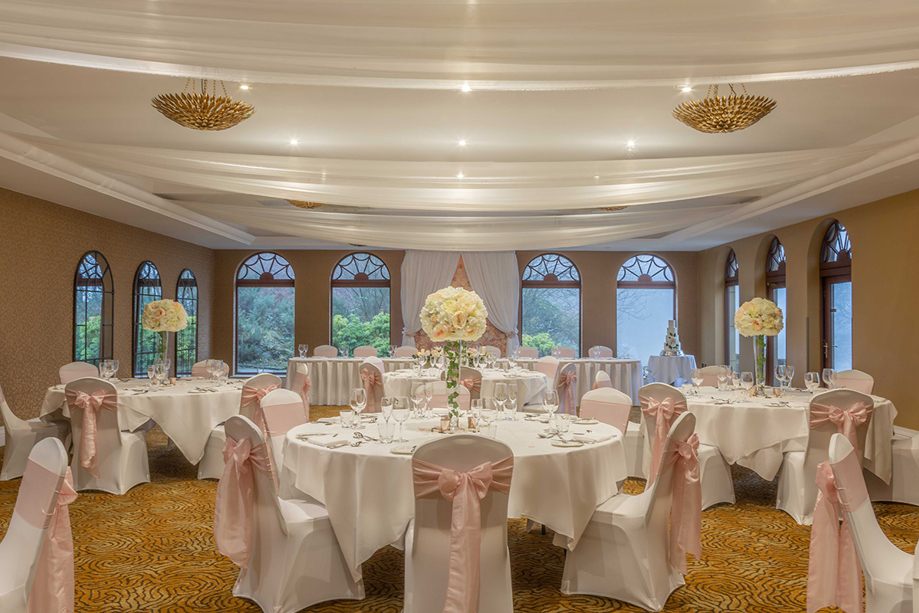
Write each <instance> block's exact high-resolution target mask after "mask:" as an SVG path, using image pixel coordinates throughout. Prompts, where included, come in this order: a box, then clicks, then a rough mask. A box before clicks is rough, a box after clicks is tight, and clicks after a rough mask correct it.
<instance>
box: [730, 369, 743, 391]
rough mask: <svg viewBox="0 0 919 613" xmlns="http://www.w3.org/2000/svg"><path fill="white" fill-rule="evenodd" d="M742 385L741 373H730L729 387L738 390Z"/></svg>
mask: <svg viewBox="0 0 919 613" xmlns="http://www.w3.org/2000/svg"><path fill="white" fill-rule="evenodd" d="M742 383H743V380H742V373H739V372H736V371H735V372H732V373H731V385H732V386H733V387H734V389H740V387H741V384H742Z"/></svg>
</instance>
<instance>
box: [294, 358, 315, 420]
mask: <svg viewBox="0 0 919 613" xmlns="http://www.w3.org/2000/svg"><path fill="white" fill-rule="evenodd" d="M312 385H313V382H312V380H310V369H309V366H307V365H306V364H304V363H303V362H297V366H296V368H295V369H294V376H293V380H292V381H291V382H290V389H292V390H293V391H295V392H297V393H298V394H299V395H300V400H302V401H303V408H304V409H306V421H309V420H310V387H312Z"/></svg>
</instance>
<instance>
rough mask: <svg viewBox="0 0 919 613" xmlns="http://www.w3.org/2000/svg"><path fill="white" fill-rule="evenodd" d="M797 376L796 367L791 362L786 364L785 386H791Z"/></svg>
mask: <svg viewBox="0 0 919 613" xmlns="http://www.w3.org/2000/svg"><path fill="white" fill-rule="evenodd" d="M794 378H795V367H794V366H791V365H789V364H786V365H785V387H788V388H790V387H791V384H792V382H793V380H794Z"/></svg>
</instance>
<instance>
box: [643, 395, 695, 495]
mask: <svg viewBox="0 0 919 613" xmlns="http://www.w3.org/2000/svg"><path fill="white" fill-rule="evenodd" d="M638 401H639V402H640V403H641V414H642V415H644V416H645V418H646V419H647V418H649V417H653V418H654V440H653V442H652V444H651V474H650V475H648V485H651V484H652V483H654V480H655V479H657V474H658V473H659V472H660V468H661V456H662V455H663V453H664V444H665V443H666V442H667V433H668V432H670V425H671V424H672V423H673V420H674V418H675V417H677V416H679V415H681V414H682V413H685V412H686V401H685V400H674V399H673V398H664V399H663V400H657V399H655V398H647V397H645V396H639V397H638Z"/></svg>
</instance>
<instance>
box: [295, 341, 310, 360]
mask: <svg viewBox="0 0 919 613" xmlns="http://www.w3.org/2000/svg"><path fill="white" fill-rule="evenodd" d="M297 350H298V351H299V352H300V357H301V358H305V357H306V356H307V354H308V353H309V352H310V346H309V345H307V344H306V343H300V344H299V345H298V346H297Z"/></svg>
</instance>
